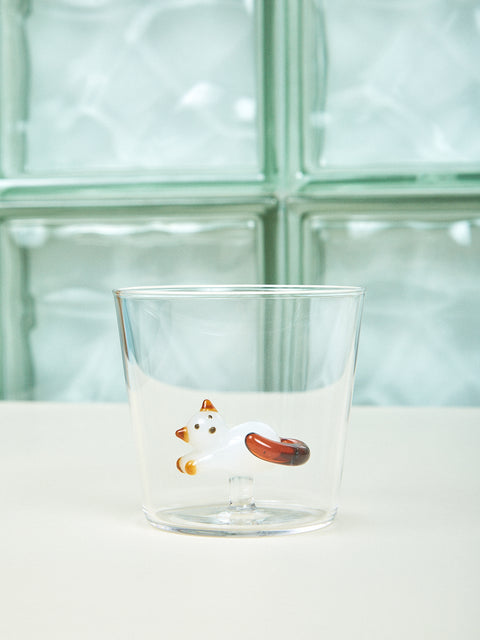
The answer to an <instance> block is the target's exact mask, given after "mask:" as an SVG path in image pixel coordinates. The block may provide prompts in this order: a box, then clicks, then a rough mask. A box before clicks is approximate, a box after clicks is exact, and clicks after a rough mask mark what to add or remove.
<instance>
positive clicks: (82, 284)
mask: <svg viewBox="0 0 480 640" xmlns="http://www.w3.org/2000/svg"><path fill="white" fill-rule="evenodd" d="M271 206H272V203H271V202H266V203H263V204H262V203H258V204H249V205H242V206H240V205H238V206H233V205H231V206H227V205H225V206H218V205H217V206H213V205H212V206H211V207H197V208H195V207H193V206H190V207H185V208H182V207H181V206H178V207H170V208H167V207H164V208H161V207H159V208H158V209H157V210H156V213H155V211H152V210H150V211H149V212H148V213H146V212H145V211H144V210H143V209H141V208H140V209H137V210H132V209H130V210H127V211H126V212H123V213H122V211H121V210H118V209H115V210H112V211H110V212H109V211H108V210H105V209H103V210H96V211H89V212H88V214H85V212H84V214H85V215H84V216H82V215H80V214H79V212H78V211H77V212H75V211H72V210H70V211H66V210H64V211H56V212H54V215H50V217H48V218H47V217H43V216H41V215H38V213H37V215H35V212H34V211H29V212H26V213H27V214H28V217H19V216H18V215H17V216H16V217H15V218H13V217H12V218H10V219H7V220H5V221H4V222H3V225H2V233H1V240H2V263H3V266H4V268H3V269H2V279H3V283H2V291H3V292H4V294H3V295H4V296H5V299H4V301H3V302H4V304H3V315H2V347H3V370H4V380H3V385H4V395H5V396H6V397H8V398H22V397H23V398H25V397H26V398H33V399H38V400H40V399H41V400H71V401H76V400H102V401H103V400H117V399H124V382H123V379H122V375H121V361H120V359H119V347H118V333H117V328H116V324H115V313H114V306H113V298H112V294H111V290H112V289H113V288H116V287H125V286H134V285H135V286H136V285H152V284H199V283H204V284H205V283H206V284H215V283H218V284H221V283H228V284H229V283H261V282H263V281H264V280H265V279H266V278H268V273H269V270H270V266H269V265H268V264H266V260H267V259H268V258H267V256H266V253H265V249H264V248H265V228H266V226H268V224H269V220H270V217H271V216H272V215H274V212H273V211H270V210H269V207H271ZM109 213H114V214H115V217H113V216H112V217H109V215H108V214H109ZM50 214H52V211H50ZM271 240H273V239H271Z"/></svg>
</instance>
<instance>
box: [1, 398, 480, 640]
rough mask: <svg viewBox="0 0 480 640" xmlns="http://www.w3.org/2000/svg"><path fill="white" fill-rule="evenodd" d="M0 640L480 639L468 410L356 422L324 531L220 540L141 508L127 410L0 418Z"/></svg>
mask: <svg viewBox="0 0 480 640" xmlns="http://www.w3.org/2000/svg"><path fill="white" fill-rule="evenodd" d="M0 433H1V438H0V487H1V493H0V495H1V502H0V513H1V518H2V520H1V529H0V531H1V533H0V536H1V539H0V542H1V544H0V549H1V551H0V554H1V556H0V581H1V582H0V584H1V593H0V638H2V639H5V640H17V639H21V640H23V639H25V640H27V639H28V640H32V639H33V638H35V640H40V639H44V638H45V639H48V640H55V639H57V638H58V639H61V640H75V639H77V638H78V639H80V638H81V639H82V640H96V639H102V640H105V639H110V638H111V639H114V640H136V639H137V638H146V637H149V638H150V637H151V638H165V639H168V640H170V638H171V639H172V640H173V639H180V640H182V639H183V638H185V639H187V638H188V640H192V639H194V638H195V639H197V640H202V639H204V638H205V639H217V638H218V639H220V638H221V639H222V640H225V639H228V640H232V639H237V638H242V639H244V638H248V639H250V638H266V639H267V638H274V639H275V640H278V639H280V640H281V639H283V638H285V639H286V638H289V639H290V638H295V639H302V640H303V639H307V640H310V639H315V640H316V639H321V638H328V639H329V640H332V639H342V640H343V639H345V640H347V639H348V640H353V639H355V640H363V639H365V640H375V639H377V638H378V639H381V640H396V639H397V638H398V639H399V640H400V639H401V640H406V639H408V640H413V639H418V640H420V639H421V640H427V639H430V638H431V639H432V640H433V639H434V640H443V639H447V638H448V640H452V639H455V640H457V639H459V640H470V639H471V640H473V639H475V640H478V638H480V614H479V607H478V602H479V600H480V562H479V560H480V464H479V457H480V456H479V453H480V409H459V410H455V409H420V410H418V409H398V410H397V409H367V408H354V409H353V411H352V419H351V424H350V430H349V443H348V447H347V457H346V463H345V473H344V481H343V488H342V499H341V505H340V511H339V515H338V516H337V520H336V521H335V524H334V525H332V526H331V527H329V528H327V529H324V530H322V531H318V532H315V533H309V534H300V535H295V536H286V537H276V538H258V539H256V538H255V539H221V538H220V539H219V538H202V537H193V536H182V535H178V534H172V533H164V532H161V531H158V530H156V529H154V528H153V527H151V526H150V525H148V524H147V522H146V521H145V520H144V518H143V515H142V513H141V511H140V508H139V503H140V491H139V482H138V474H137V467H136V458H135V451H134V445H133V436H132V434H131V429H130V421H129V414H128V409H127V407H126V406H125V405H62V404H57V405H55V404H43V403H39V404H33V403H32V404H26V403H25V404H16V403H0Z"/></svg>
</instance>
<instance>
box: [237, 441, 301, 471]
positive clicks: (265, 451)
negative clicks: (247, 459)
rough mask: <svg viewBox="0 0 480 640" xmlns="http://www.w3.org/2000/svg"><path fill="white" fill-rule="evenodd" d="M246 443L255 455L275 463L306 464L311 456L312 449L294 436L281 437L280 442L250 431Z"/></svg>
mask: <svg viewBox="0 0 480 640" xmlns="http://www.w3.org/2000/svg"><path fill="white" fill-rule="evenodd" d="M245 444H246V445H247V449H248V450H249V451H250V453H253V455H254V456H256V457H257V458H260V460H265V461H266V462H274V463H275V464H285V465H292V466H298V465H300V464H305V462H307V460H308V459H309V458H310V449H309V448H308V447H307V445H306V444H305V442H302V441H301V440H294V439H292V438H281V439H280V442H277V441H276V440H269V439H268V438H264V437H263V436H260V435H259V434H258V433H249V434H248V435H247V436H246V437H245Z"/></svg>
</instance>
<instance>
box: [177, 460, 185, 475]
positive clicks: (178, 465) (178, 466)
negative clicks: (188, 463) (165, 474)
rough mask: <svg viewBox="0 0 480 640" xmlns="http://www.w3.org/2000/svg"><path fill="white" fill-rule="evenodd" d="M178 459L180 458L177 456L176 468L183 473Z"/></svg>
mask: <svg viewBox="0 0 480 640" xmlns="http://www.w3.org/2000/svg"><path fill="white" fill-rule="evenodd" d="M180 460H181V458H179V459H178V460H177V469H178V470H179V471H180V472H181V473H184V471H183V469H182V467H181V466H180Z"/></svg>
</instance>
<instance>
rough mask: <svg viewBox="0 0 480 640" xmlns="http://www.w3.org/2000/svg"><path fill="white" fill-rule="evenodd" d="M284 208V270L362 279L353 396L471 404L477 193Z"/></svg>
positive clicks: (479, 358)
mask: <svg viewBox="0 0 480 640" xmlns="http://www.w3.org/2000/svg"><path fill="white" fill-rule="evenodd" d="M289 208H290V234H289V237H290V239H291V245H290V246H291V256H290V258H291V279H292V280H293V281H300V282H302V283H306V284H314V283H316V284H328V285H341V284H348V285H363V286H365V287H366V291H367V293H366V299H365V310H364V318H363V323H362V336H361V339H360V353H359V365H358V375H357V378H356V391H355V396H354V398H355V402H356V403H357V404H379V405H478V403H479V401H480V377H479V375H478V371H479V366H480V332H479V331H478V320H479V318H480V197H477V198H430V199H422V198H410V199H408V198H407V199H402V200H398V199H390V200H388V199H385V198H384V199H368V198H363V199H362V198H357V199H355V198H343V199H341V198H338V199H335V200H328V199H324V200H321V199H318V200H314V199H311V200H297V201H295V202H293V201H292V202H291V203H290V205H289Z"/></svg>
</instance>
